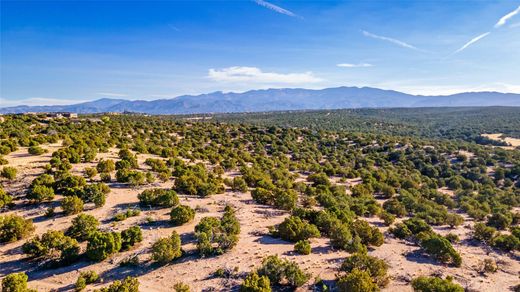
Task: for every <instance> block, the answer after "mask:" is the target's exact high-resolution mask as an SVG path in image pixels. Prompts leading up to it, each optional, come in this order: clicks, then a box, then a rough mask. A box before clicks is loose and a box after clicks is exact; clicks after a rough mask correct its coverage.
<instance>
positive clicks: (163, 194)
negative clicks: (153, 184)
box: [137, 189, 179, 207]
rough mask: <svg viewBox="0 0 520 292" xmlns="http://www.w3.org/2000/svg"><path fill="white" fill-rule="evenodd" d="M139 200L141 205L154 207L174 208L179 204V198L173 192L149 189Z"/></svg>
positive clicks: (139, 196) (141, 194)
mask: <svg viewBox="0 0 520 292" xmlns="http://www.w3.org/2000/svg"><path fill="white" fill-rule="evenodd" d="M137 198H138V199H139V202H140V203H141V205H148V206H154V207H173V206H175V205H177V204H179V197H178V196H177V193H176V192H175V191H173V190H166V189H148V190H144V191H143V192H142V193H140V194H139V195H138V196H137Z"/></svg>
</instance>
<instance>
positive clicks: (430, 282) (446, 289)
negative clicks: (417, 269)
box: [412, 276, 464, 292]
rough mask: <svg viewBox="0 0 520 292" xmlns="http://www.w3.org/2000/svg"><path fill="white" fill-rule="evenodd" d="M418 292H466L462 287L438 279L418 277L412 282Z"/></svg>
mask: <svg viewBox="0 0 520 292" xmlns="http://www.w3.org/2000/svg"><path fill="white" fill-rule="evenodd" d="M412 287H413V289H414V291H416V292H440V291H442V292H464V288H462V286H460V285H458V284H455V283H453V282H451V280H448V279H446V280H444V279H441V278H438V277H424V276H421V277H418V278H415V279H413V280H412Z"/></svg>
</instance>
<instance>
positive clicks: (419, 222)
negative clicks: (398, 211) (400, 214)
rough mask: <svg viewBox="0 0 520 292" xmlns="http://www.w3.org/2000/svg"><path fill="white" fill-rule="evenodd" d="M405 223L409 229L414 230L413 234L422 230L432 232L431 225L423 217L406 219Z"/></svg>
mask: <svg viewBox="0 0 520 292" xmlns="http://www.w3.org/2000/svg"><path fill="white" fill-rule="evenodd" d="M403 223H404V224H405V225H406V227H408V229H409V230H410V231H411V232H412V234H419V233H421V232H427V233H429V232H432V228H431V226H430V225H429V224H428V223H426V221H424V220H423V219H420V218H416V217H413V218H410V219H407V220H404V221H403Z"/></svg>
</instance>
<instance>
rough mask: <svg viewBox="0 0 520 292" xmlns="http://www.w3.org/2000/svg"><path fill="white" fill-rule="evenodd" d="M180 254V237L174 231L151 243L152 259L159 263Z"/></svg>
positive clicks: (168, 260) (166, 261)
mask: <svg viewBox="0 0 520 292" xmlns="http://www.w3.org/2000/svg"><path fill="white" fill-rule="evenodd" d="M181 255H182V251H181V238H180V236H179V234H177V232H175V231H173V233H172V235H171V236H170V237H166V238H161V239H159V240H157V241H156V242H155V243H154V244H153V245H152V259H153V260H154V261H156V262H159V263H161V264H165V263H168V262H171V261H173V260H174V259H176V258H178V257H180V256H181Z"/></svg>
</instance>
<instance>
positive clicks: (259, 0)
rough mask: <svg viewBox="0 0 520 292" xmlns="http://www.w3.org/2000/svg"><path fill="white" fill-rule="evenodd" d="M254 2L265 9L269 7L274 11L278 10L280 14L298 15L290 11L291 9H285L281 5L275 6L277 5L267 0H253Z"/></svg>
mask: <svg viewBox="0 0 520 292" xmlns="http://www.w3.org/2000/svg"><path fill="white" fill-rule="evenodd" d="M253 1H254V2H255V3H256V4H258V5H260V6H263V7H265V8H267V9H271V10H273V11H275V12H278V13H280V14H285V15H288V16H291V17H300V16H298V15H296V14H294V13H292V12H291V11H289V10H287V9H283V8H282V7H280V6H277V5H274V4H272V3H269V2H267V1H263V0H253Z"/></svg>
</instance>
